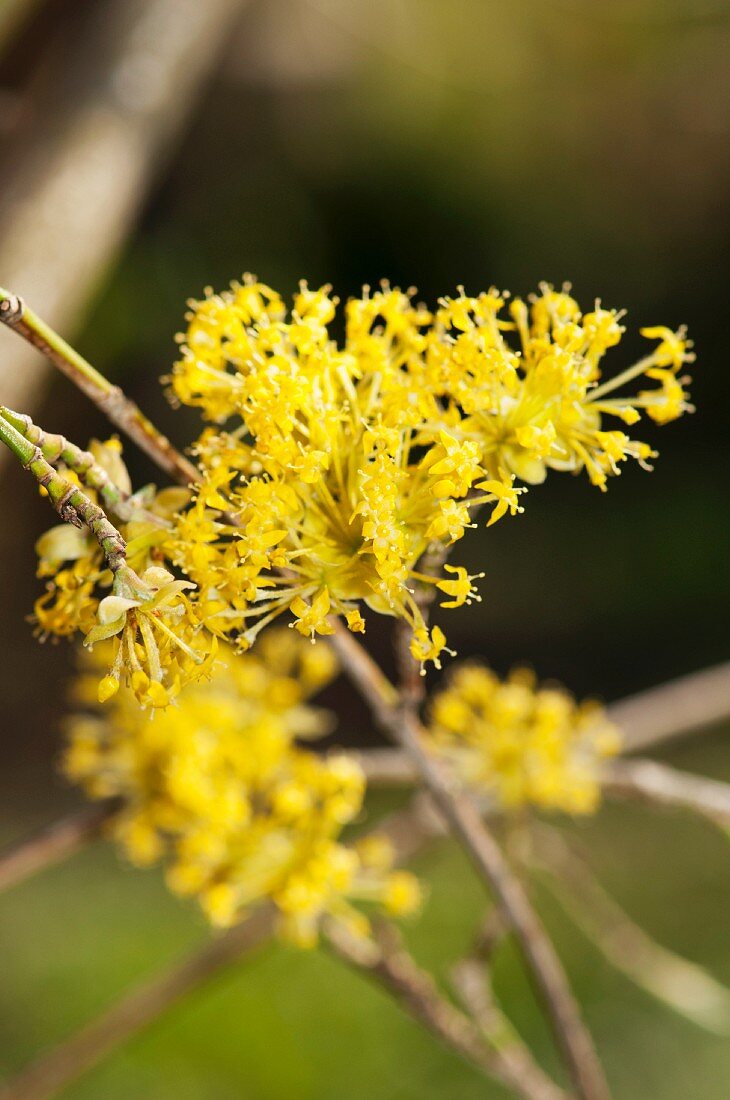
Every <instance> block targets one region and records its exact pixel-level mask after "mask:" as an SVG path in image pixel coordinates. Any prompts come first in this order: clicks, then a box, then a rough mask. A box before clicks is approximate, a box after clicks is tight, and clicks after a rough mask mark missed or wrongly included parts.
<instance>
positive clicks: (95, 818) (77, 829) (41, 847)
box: [0, 799, 119, 890]
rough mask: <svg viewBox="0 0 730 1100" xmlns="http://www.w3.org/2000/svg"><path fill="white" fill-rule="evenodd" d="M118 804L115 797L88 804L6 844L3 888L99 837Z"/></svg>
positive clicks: (1, 858) (0, 858)
mask: <svg viewBox="0 0 730 1100" xmlns="http://www.w3.org/2000/svg"><path fill="white" fill-rule="evenodd" d="M118 808H119V803H118V802H117V801H116V800H115V799H113V800H108V801H106V802H101V803H96V804H95V805H92V806H86V807H84V809H83V810H79V811H78V812H77V813H75V814H70V815H69V816H68V817H63V818H61V820H60V821H54V822H53V823H52V824H51V825H44V826H43V828H41V829H39V830H38V832H37V833H34V834H33V835H32V836H30V837H25V838H24V839H23V840H19V841H16V842H15V843H14V844H10V845H9V846H8V847H7V848H4V849H3V850H2V851H1V852H0V890H6V889H7V888H8V887H10V886H15V885H17V883H19V882H22V881H23V880H24V879H26V878H29V877H30V876H31V875H34V874H36V872H38V871H42V870H45V868H46V867H51V866H52V865H53V864H54V863H60V862H61V860H64V859H68V857H69V856H72V855H73V854H74V852H77V851H78V850H79V849H80V848H83V847H84V845H86V844H88V843H89V842H90V841H92V840H96V838H97V837H99V836H101V834H102V832H103V830H104V826H105V824H106V823H107V821H109V819H110V818H111V817H113V815H114V813H115V812H116V810H117V809H118Z"/></svg>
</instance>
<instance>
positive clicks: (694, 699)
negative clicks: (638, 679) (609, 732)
mask: <svg viewBox="0 0 730 1100" xmlns="http://www.w3.org/2000/svg"><path fill="white" fill-rule="evenodd" d="M609 716H610V718H611V721H612V722H615V723H616V725H617V726H619V727H620V728H621V729H622V730H623V731H624V737H625V743H624V752H644V751H646V749H648V748H653V747H654V746H655V745H659V744H663V743H664V742H666V741H671V740H674V739H675V738H677V737H683V736H684V735H685V734H687V733H694V732H696V731H697V730H702V729H708V728H709V727H710V726H714V725H716V724H717V723H718V722H725V721H727V720H728V718H730V661H727V662H725V663H724V664H721V665H715V666H714V667H713V668H706V669H703V670H702V671H701V672H692V673H690V674H689V675H688V676H680V677H679V678H678V679H676V680H670V681H669V682H668V683H666V684H661V685H660V686H659V687H655V688H650V689H649V690H648V691H641V692H639V693H638V694H637V695H632V696H629V698H627V699H622V700H621V702H619V703H614V704H612V706H610V707H609Z"/></svg>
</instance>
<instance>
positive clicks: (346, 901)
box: [64, 630, 419, 945]
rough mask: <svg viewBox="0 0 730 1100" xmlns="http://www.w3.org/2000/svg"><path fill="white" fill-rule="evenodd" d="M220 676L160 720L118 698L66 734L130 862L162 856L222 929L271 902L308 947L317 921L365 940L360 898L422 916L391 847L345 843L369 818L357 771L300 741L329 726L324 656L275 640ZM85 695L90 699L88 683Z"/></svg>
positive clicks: (219, 670)
mask: <svg viewBox="0 0 730 1100" xmlns="http://www.w3.org/2000/svg"><path fill="white" fill-rule="evenodd" d="M216 664H217V667H216V675H215V677H214V678H213V679H212V680H211V681H210V682H208V683H199V684H195V685H193V686H191V687H190V688H188V690H187V691H186V692H185V693H184V694H183V695H182V697H181V698H180V700H179V702H178V704H177V706H175V707H169V708H168V709H167V710H163V711H159V712H158V713H156V714H155V715H154V717H153V718H152V719H149V718H147V719H146V718H145V717H144V715H142V714H141V713H140V710H139V707H138V706H137V704H136V702H135V700H134V697H133V695H132V694H131V693H130V692H128V691H126V690H125V689H122V690H121V691H119V692H118V693H117V694H116V695H115V698H114V700H113V702H112V703H111V705H110V706H109V707H107V708H105V710H104V712H103V714H94V715H90V714H81V715H77V716H75V717H74V718H73V719H72V720H71V722H70V730H69V745H68V748H67V751H66V754H65V758H64V770H65V772H66V774H67V775H68V776H70V777H71V778H72V779H74V780H75V781H77V782H80V783H82V784H83V785H84V787H85V788H86V790H87V792H88V793H89V794H90V795H91V797H93V798H108V797H110V796H111V797H113V796H118V797H120V798H121V799H122V800H123V804H122V809H121V810H120V811H119V813H118V815H117V816H116V818H115V819H114V824H113V830H114V834H115V836H116V838H117V839H118V840H119V842H120V843H121V844H122V845H123V847H124V849H125V850H126V852H127V853H128V855H129V857H130V858H131V859H132V860H133V861H134V862H135V863H137V864H140V865H145V864H150V863H152V862H154V861H156V860H158V859H159V858H161V857H163V856H164V857H166V860H167V881H168V883H169V886H170V888H171V889H172V890H173V891H175V892H176V893H179V894H183V895H196V896H197V897H198V898H199V900H200V902H201V904H202V907H203V909H204V911H205V913H206V915H207V916H208V917H209V919H210V920H211V921H212V922H213V923H214V924H217V925H229V924H231V923H232V922H234V921H237V920H239V919H240V918H241V917H242V916H243V915H245V914H246V913H247V912H250V911H252V910H253V909H254V908H255V907H256V906H260V905H261V904H263V903H264V902H267V901H268V902H272V903H273V904H274V905H275V906H276V909H277V912H278V914H279V916H280V927H281V930H282V932H283V934H285V935H287V936H288V937H291V938H293V939H294V940H295V941H296V942H298V943H300V944H303V945H307V944H311V943H313V942H315V941H316V938H317V930H318V925H319V921H320V919H321V917H322V916H323V914H328V915H329V916H331V917H334V918H336V919H338V920H342V921H345V922H346V923H347V925H348V927H349V928H350V929H351V930H353V931H355V932H358V933H360V934H366V933H367V929H368V922H367V919H366V917H365V916H364V915H363V914H362V913H361V912H360V911H359V910H357V909H356V908H354V907H353V905H352V901H354V900H358V901H363V902H370V903H375V904H377V905H380V906H382V907H384V909H385V910H386V911H387V912H390V913H391V914H394V915H403V914H405V913H408V912H410V911H412V910H413V909H415V908H416V907H417V905H418V902H419V889H418V883H417V881H416V879H415V878H414V877H413V876H412V875H410V874H409V873H408V872H405V871H394V870H392V869H391V863H392V853H391V852H390V849H389V845H388V843H387V841H386V840H384V839H383V838H380V837H378V836H377V835H373V836H369V837H366V838H364V839H363V840H362V841H360V843H357V842H356V843H354V844H353V845H345V844H343V843H342V841H341V838H340V834H341V832H342V829H343V828H344V827H345V826H346V825H347V824H348V823H349V822H351V821H353V819H355V818H356V817H357V815H358V814H359V813H360V810H361V807H362V800H363V794H364V777H363V775H362V772H361V770H360V768H359V767H358V765H357V764H356V763H355V762H354V761H353V760H352V758H350V757H348V756H347V755H345V754H342V753H339V754H337V755H329V756H318V755H315V754H314V753H313V752H310V751H308V750H306V749H303V748H301V747H299V746H298V745H297V744H296V743H295V740H294V739H295V738H312V737H317V736H319V735H320V734H322V733H324V732H326V731H327V730H328V728H329V716H328V714H327V713H326V712H323V711H321V710H317V709H315V708H313V707H312V706H310V705H308V704H307V699H308V698H309V696H310V695H311V694H313V693H314V692H316V691H317V690H318V689H319V688H321V687H322V686H323V685H324V683H325V682H326V681H327V680H328V679H329V678H330V677H331V676H332V674H333V672H334V658H333V656H332V652H331V650H330V649H329V647H327V646H316V647H312V646H309V645H307V644H306V643H305V642H304V641H303V640H302V639H301V638H297V637H296V636H295V635H293V634H292V633H291V632H289V631H286V630H275V631H274V632H269V633H268V634H266V635H264V636H263V637H262V638H261V640H260V643H259V646H258V647H257V654H256V655H254V654H243V655H236V654H234V653H233V652H232V651H230V650H229V649H227V648H226V649H224V650H222V651H221V653H220V654H219V656H218V660H217V662H216ZM79 690H80V696H81V700H82V701H83V702H87V701H90V698H93V685H92V691H91V692H89V684H88V683H87V682H86V680H85V679H83V678H82V681H81V683H80V689H79Z"/></svg>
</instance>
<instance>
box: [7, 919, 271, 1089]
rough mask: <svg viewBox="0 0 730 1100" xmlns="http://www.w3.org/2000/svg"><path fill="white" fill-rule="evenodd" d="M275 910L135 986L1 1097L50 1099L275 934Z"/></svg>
mask: <svg viewBox="0 0 730 1100" xmlns="http://www.w3.org/2000/svg"><path fill="white" fill-rule="evenodd" d="M272 926H273V914H272V912H271V910H270V909H261V910H259V912H258V913H256V914H254V915H253V916H252V917H250V918H249V919H248V920H247V921H244V922H243V923H242V924H239V925H237V926H236V927H235V928H231V929H230V930H229V931H227V932H224V933H223V934H222V935H220V936H217V937H216V938H215V939H212V940H210V942H209V943H206V945H205V946H204V947H203V948H202V949H201V950H200V951H197V952H196V953H195V954H193V955H190V956H189V957H188V958H186V959H184V960H183V961H182V963H178V964H176V965H175V966H173V967H172V968H171V969H169V970H167V971H165V972H164V973H162V974H157V975H155V977H153V978H152V979H151V980H150V981H148V982H146V983H145V984H143V985H141V986H139V988H137V989H134V990H132V992H131V993H129V994H128V995H127V996H126V997H123V998H122V999H121V1000H120V1001H118V1002H117V1004H115V1005H113V1006H112V1007H111V1008H110V1009H109V1011H108V1012H106V1013H104V1015H102V1016H100V1017H99V1018H98V1019H96V1020H94V1021H92V1023H90V1024H88V1025H87V1026H86V1027H85V1028H82V1030H81V1031H79V1032H78V1033H77V1034H76V1035H74V1036H73V1037H72V1038H71V1039H70V1040H68V1041H67V1042H65V1043H62V1044H61V1045H60V1046H58V1047H56V1048H55V1049H53V1050H51V1051H50V1052H49V1053H48V1054H45V1055H43V1056H42V1057H41V1058H39V1059H38V1060H37V1061H36V1062H33V1063H32V1064H31V1065H30V1066H28V1067H27V1068H26V1069H24V1070H21V1072H20V1073H19V1074H18V1075H17V1077H15V1078H14V1080H12V1081H10V1082H9V1083H8V1084H7V1085H6V1087H5V1088H4V1089H2V1090H1V1091H0V1100H47V1098H48V1097H51V1096H55V1095H56V1094H57V1093H59V1092H60V1091H61V1089H63V1088H65V1087H66V1086H67V1085H68V1084H70V1083H71V1082H72V1081H75V1080H76V1078H77V1077H80V1076H81V1074H83V1073H85V1072H87V1071H88V1070H89V1069H91V1068H92V1067H93V1066H95V1065H96V1064H97V1063H98V1062H100V1061H101V1059H102V1058H104V1057H105V1056H106V1055H107V1054H109V1053H111V1051H113V1050H115V1049H116V1048H117V1047H118V1046H120V1045H121V1044H122V1043H123V1042H125V1040H127V1039H129V1038H130V1037H131V1036H133V1035H136V1034H137V1033H138V1032H140V1031H142V1029H143V1028H145V1027H147V1026H148V1025H149V1024H150V1023H152V1021H153V1020H155V1019H157V1017H158V1016H159V1015H160V1014H161V1013H162V1012H163V1011H165V1010H166V1009H169V1008H170V1006H171V1005H173V1004H175V1003H176V1002H177V1001H179V1000H180V999H181V998H182V997H184V996H185V995H186V994H188V993H190V992H191V991H192V990H194V989H197V988H198V987H199V986H201V985H203V984H204V983H205V982H208V981H210V979H211V978H213V977H214V976H215V975H216V974H218V973H219V972H220V971H221V970H223V969H225V967H227V966H229V965H230V964H231V963H233V962H236V961H237V960H238V959H240V958H241V956H242V955H244V954H248V953H249V952H251V951H253V950H254V949H255V948H256V947H258V946H259V945H260V944H261V943H263V942H264V941H265V940H266V939H268V937H269V936H270V934H271V930H272Z"/></svg>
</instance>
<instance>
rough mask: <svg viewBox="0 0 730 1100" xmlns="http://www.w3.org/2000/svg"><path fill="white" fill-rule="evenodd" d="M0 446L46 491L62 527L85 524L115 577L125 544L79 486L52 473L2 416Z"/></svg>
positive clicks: (123, 559)
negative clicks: (6, 449)
mask: <svg viewBox="0 0 730 1100" xmlns="http://www.w3.org/2000/svg"><path fill="white" fill-rule="evenodd" d="M0 442H1V443H4V444H5V446H6V447H7V448H8V450H9V451H11V452H12V454H13V455H15V457H16V458H17V459H18V461H19V462H20V464H21V466H22V467H23V468H24V469H25V470H28V472H29V473H30V474H32V475H33V477H34V478H35V479H36V481H37V482H38V484H39V485H40V486H41V488H42V489H45V490H46V492H47V494H48V499H49V500H50V502H51V504H52V505H53V507H54V508H55V510H56V511H57V512H58V514H59V516H60V517H61V519H62V520H63V522H64V523H70V524H71V525H72V526H73V527H83V526H84V524H85V525H86V526H87V527H88V528H89V530H90V531H91V533H92V535H93V536H94V538H95V539H96V541H97V542H98V543H99V546H100V547H101V549H102V551H103V553H104V557H105V558H106V562H107V565H108V566H109V568H110V569H111V571H112V573H117V572H118V570H119V569H120V568H121V567H122V566H123V565H124V564H125V563H126V560H127V544H126V543H125V541H124V539H123V538H122V536H121V534H120V533H119V531H117V529H116V527H115V526H114V525H113V524H112V523H111V522H110V521H109V520H108V519H107V516H106V513H105V512H104V510H103V509H102V508H100V507H99V505H98V504H95V503H94V501H93V500H90V498H89V497H87V495H86V493H84V492H83V491H82V490H81V489H80V488H79V487H78V485H75V484H74V483H73V482H72V481H69V480H68V478H65V477H64V476H63V475H62V474H60V473H59V472H58V470H54V468H53V466H51V464H50V463H49V462H47V461H46V459H45V458H44V457H43V453H42V451H41V449H40V447H37V446H36V445H35V444H34V443H31V442H30V440H28V439H26V438H25V436H24V435H21V433H20V432H19V431H18V430H17V429H16V428H14V427H13V425H12V424H11V423H10V422H9V421H8V420H6V419H5V417H4V416H0Z"/></svg>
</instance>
